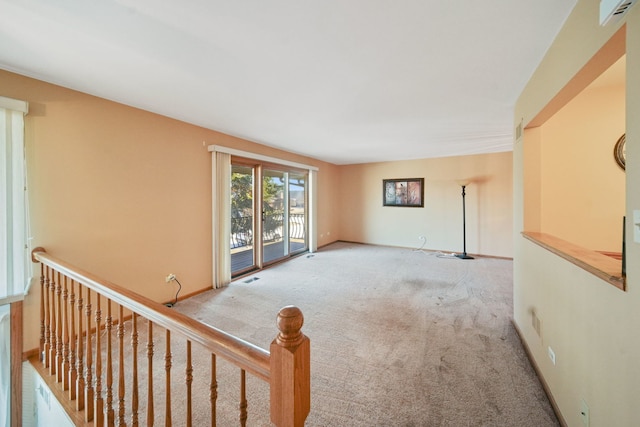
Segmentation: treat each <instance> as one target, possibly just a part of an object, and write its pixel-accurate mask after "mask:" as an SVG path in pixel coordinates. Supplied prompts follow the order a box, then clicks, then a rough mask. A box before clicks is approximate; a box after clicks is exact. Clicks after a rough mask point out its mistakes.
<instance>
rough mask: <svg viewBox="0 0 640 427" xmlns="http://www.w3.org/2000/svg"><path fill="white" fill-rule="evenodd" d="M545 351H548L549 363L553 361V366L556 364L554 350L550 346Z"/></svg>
mask: <svg viewBox="0 0 640 427" xmlns="http://www.w3.org/2000/svg"><path fill="white" fill-rule="evenodd" d="M547 353H549V359H551V363H553V366H555V365H556V354H555V353H554V351H553V349H552V348H551V346H549V347H547Z"/></svg>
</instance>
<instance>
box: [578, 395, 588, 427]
mask: <svg viewBox="0 0 640 427" xmlns="http://www.w3.org/2000/svg"><path fill="white" fill-rule="evenodd" d="M580 419H581V420H582V424H583V425H584V426H585V427H589V407H588V406H587V402H585V401H584V399H582V400H581V401H580Z"/></svg>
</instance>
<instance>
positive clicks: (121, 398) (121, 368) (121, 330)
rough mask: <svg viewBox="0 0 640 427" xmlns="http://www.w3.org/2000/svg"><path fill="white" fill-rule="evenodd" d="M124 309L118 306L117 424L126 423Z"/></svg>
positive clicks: (122, 424)
mask: <svg viewBox="0 0 640 427" xmlns="http://www.w3.org/2000/svg"><path fill="white" fill-rule="evenodd" d="M124 399H125V387H124V309H123V307H122V306H121V305H120V306H118V425H119V426H124V425H126V422H125V419H124V415H125V413H124V408H125V405H124Z"/></svg>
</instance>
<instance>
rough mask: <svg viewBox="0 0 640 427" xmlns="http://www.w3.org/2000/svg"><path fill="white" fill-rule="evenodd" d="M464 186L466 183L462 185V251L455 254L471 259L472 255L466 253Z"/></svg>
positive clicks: (461, 257)
mask: <svg viewBox="0 0 640 427" xmlns="http://www.w3.org/2000/svg"><path fill="white" fill-rule="evenodd" d="M465 188H466V185H463V186H462V253H461V254H456V256H457V257H458V258H460V259H473V257H472V256H469V255H467V221H466V212H465V203H464V196H465V194H466V193H465V191H464V190H465Z"/></svg>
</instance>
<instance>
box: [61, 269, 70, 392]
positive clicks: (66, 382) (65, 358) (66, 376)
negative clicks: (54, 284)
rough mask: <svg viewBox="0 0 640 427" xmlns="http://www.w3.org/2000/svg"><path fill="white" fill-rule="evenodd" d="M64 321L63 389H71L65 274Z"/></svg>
mask: <svg viewBox="0 0 640 427" xmlns="http://www.w3.org/2000/svg"><path fill="white" fill-rule="evenodd" d="M62 306H63V307H64V310H63V316H62V317H63V322H62V389H63V390H69V286H68V284H67V276H64V288H63V290H62Z"/></svg>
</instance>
